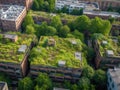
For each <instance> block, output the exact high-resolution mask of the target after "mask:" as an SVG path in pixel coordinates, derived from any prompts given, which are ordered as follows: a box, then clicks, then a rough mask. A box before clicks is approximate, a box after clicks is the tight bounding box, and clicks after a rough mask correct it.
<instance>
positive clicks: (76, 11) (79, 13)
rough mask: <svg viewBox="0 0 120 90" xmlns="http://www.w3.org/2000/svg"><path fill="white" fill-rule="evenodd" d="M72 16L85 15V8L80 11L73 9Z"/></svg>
mask: <svg viewBox="0 0 120 90" xmlns="http://www.w3.org/2000/svg"><path fill="white" fill-rule="evenodd" d="M71 14H73V15H82V14H83V8H81V9H80V10H78V9H73V10H72V12H71Z"/></svg>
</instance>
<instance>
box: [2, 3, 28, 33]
mask: <svg viewBox="0 0 120 90" xmlns="http://www.w3.org/2000/svg"><path fill="white" fill-rule="evenodd" d="M26 13H27V11H26V7H24V6H18V5H0V29H2V30H3V31H18V30H19V29H20V28H21V23H22V21H23V19H24V18H25V16H26Z"/></svg>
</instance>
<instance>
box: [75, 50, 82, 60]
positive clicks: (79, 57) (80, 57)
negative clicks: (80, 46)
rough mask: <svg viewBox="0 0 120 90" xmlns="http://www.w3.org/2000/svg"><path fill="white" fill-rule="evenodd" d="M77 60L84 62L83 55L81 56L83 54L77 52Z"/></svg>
mask: <svg viewBox="0 0 120 90" xmlns="http://www.w3.org/2000/svg"><path fill="white" fill-rule="evenodd" d="M75 58H76V59H79V60H82V54H81V52H75Z"/></svg>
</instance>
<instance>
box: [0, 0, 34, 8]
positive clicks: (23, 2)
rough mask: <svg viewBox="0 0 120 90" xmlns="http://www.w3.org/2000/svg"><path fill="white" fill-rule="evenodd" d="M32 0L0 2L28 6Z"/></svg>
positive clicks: (1, 0) (0, 1)
mask: <svg viewBox="0 0 120 90" xmlns="http://www.w3.org/2000/svg"><path fill="white" fill-rule="evenodd" d="M32 2H33V0H0V4H8V5H9V4H12V5H13V4H14V5H21V6H26V8H27V9H28V8H30V6H31V5H32Z"/></svg>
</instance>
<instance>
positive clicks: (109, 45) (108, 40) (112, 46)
mask: <svg viewBox="0 0 120 90" xmlns="http://www.w3.org/2000/svg"><path fill="white" fill-rule="evenodd" d="M92 38H93V39H94V40H97V42H98V44H99V48H100V54H101V55H102V56H106V50H113V52H114V55H115V56H119V53H120V51H119V50H120V49H119V48H120V47H119V44H118V43H116V42H115V41H114V40H113V39H116V40H117V39H118V38H117V37H116V38H114V37H107V36H104V35H102V34H97V33H96V34H93V36H92ZM104 42H105V43H104Z"/></svg>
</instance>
